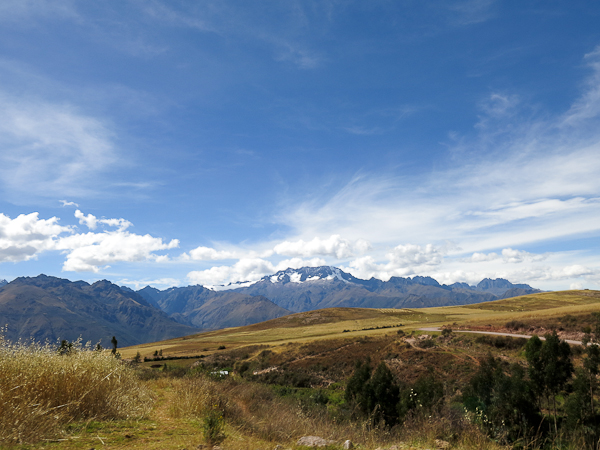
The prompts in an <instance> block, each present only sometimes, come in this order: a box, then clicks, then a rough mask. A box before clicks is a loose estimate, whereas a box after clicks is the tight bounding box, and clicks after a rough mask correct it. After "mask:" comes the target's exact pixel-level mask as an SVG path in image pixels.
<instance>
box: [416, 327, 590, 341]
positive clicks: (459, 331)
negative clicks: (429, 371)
mask: <svg viewBox="0 0 600 450" xmlns="http://www.w3.org/2000/svg"><path fill="white" fill-rule="evenodd" d="M419 331H442V329H441V328H440V327H425V328H419ZM452 332H453V333H472V334H491V335H493V336H510V337H520V338H525V339H529V338H531V337H533V336H532V335H530V334H514V333H500V332H498V331H472V330H452ZM539 338H540V339H541V340H542V341H545V340H546V338H544V337H542V336H539ZM565 342H566V343H567V344H571V345H583V344H582V343H581V341H573V340H571V339H565Z"/></svg>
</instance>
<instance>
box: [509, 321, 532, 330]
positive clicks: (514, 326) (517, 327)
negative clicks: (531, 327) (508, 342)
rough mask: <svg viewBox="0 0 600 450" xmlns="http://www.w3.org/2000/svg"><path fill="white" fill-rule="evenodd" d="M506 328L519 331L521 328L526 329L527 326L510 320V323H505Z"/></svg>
mask: <svg viewBox="0 0 600 450" xmlns="http://www.w3.org/2000/svg"><path fill="white" fill-rule="evenodd" d="M505 327H506V328H508V329H509V330H515V331H516V330H520V329H522V328H527V325H526V324H525V323H524V322H521V321H519V320H511V321H510V322H507V323H506V325H505Z"/></svg>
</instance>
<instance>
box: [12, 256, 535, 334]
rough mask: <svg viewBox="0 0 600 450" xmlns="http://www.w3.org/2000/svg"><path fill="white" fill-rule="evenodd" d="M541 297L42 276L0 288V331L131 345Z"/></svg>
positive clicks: (317, 283) (405, 286) (305, 281)
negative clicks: (326, 312)
mask: <svg viewBox="0 0 600 450" xmlns="http://www.w3.org/2000/svg"><path fill="white" fill-rule="evenodd" d="M536 292H541V291H540V290H538V289H534V288H532V287H531V286H529V285H526V284H512V283H510V282H509V281H507V280H504V279H501V278H499V279H495V280H491V279H487V278H486V279H484V280H482V281H481V282H480V283H479V284H477V285H476V286H470V285H468V284H466V283H454V284H451V285H443V284H439V283H438V282H437V281H436V280H434V279H433V278H431V277H419V276H416V277H413V278H402V277H392V278H390V279H389V280H388V281H381V280H378V279H375V278H371V279H370V280H363V279H360V278H356V277H354V276H352V275H350V274H348V273H346V272H344V271H342V270H340V269H338V268H336V267H330V266H322V267H303V268H300V269H286V270H283V271H280V272H277V273H275V274H273V275H269V276H265V277H263V278H262V279H260V280H259V281H256V282H246V283H236V284H231V285H228V286H220V287H217V288H214V289H209V288H206V287H203V286H199V285H197V286H187V287H172V288H169V289H165V290H158V289H156V288H153V287H150V286H146V287H145V288H143V289H140V290H138V291H134V290H132V289H130V288H127V287H119V286H117V285H115V284H113V283H111V282H109V281H106V280H102V281H98V282H96V283H94V284H88V283H86V282H84V281H75V282H73V281H69V280H65V279H61V278H56V277H49V276H46V275H39V276H37V277H21V278H16V279H15V280H13V281H11V282H10V283H6V282H5V280H2V281H0V324H2V325H4V324H7V325H8V329H7V331H6V332H5V335H6V337H7V338H8V339H9V340H16V339H19V338H21V339H28V338H30V337H33V338H35V339H36V340H42V341H43V340H46V339H49V340H51V341H52V340H56V339H67V340H75V339H77V338H78V337H79V336H81V337H82V338H83V340H85V341H88V340H90V341H92V342H97V341H99V340H102V342H104V343H105V345H106V344H108V342H110V339H111V337H112V336H117V338H118V340H119V344H120V345H134V344H140V343H145V342H152V341H159V340H164V339H169V338H173V337H179V336H184V335H188V334H193V333H196V332H198V331H200V330H214V329H219V328H226V327H234V326H242V325H250V324H253V323H258V322H262V321H265V320H269V319H274V318H277V317H281V316H284V315H287V314H291V313H293V312H303V311H310V310H315V309H323V308H332V307H361V308H421V307H429V306H449V305H465V304H470V303H480V302H484V301H490V300H497V299H502V298H508V297H515V296H519V295H526V294H532V293H536Z"/></svg>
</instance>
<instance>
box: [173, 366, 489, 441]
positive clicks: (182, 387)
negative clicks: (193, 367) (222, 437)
mask: <svg viewBox="0 0 600 450" xmlns="http://www.w3.org/2000/svg"><path fill="white" fill-rule="evenodd" d="M171 387H172V388H173V398H172V404H171V415H172V416H173V417H176V418H183V417H188V418H197V419H203V418H205V417H207V416H208V415H210V414H211V413H212V412H215V411H216V412H218V413H220V414H222V417H223V419H224V420H225V422H226V424H227V425H228V426H229V427H230V428H229V430H230V432H235V433H236V434H241V435H243V436H252V437H253V438H256V439H259V440H261V441H266V442H271V443H273V444H284V445H293V444H294V443H295V442H296V441H297V440H298V438H299V437H301V436H306V435H317V436H321V437H324V438H326V439H331V440H334V441H337V442H340V443H341V442H344V441H345V440H346V439H350V440H351V441H352V442H354V443H355V444H359V445H361V446H362V447H363V448H377V447H381V446H390V445H392V444H394V445H396V444H398V443H399V442H402V441H403V442H411V443H415V444H416V445H418V446H419V448H420V446H421V445H423V446H424V447H423V448H428V447H431V443H433V442H434V441H435V439H445V440H449V441H452V442H453V443H454V444H455V445H456V447H455V448H463V449H464V448H468V449H478V450H483V449H485V450H498V449H499V448H500V446H498V445H496V444H495V443H493V442H491V441H490V440H489V439H487V437H486V436H485V435H484V434H483V433H481V431H480V430H479V429H477V427H475V426H474V425H472V424H471V423H470V422H469V421H468V420H466V418H465V417H464V413H459V412H457V411H454V410H450V409H448V410H445V411H444V414H439V415H435V416H411V417H410V418H409V419H408V420H407V422H406V423H405V425H404V426H397V427H394V428H393V429H389V428H385V427H384V426H381V427H378V426H373V424H372V423H371V421H370V420H363V421H355V420H349V419H348V418H344V417H340V416H339V415H336V414H332V411H328V409H327V408H326V407H318V406H316V405H303V404H302V403H301V402H299V401H298V400H297V399H293V398H282V397H279V396H277V395H276V394H275V392H274V390H273V389H271V388H269V387H267V386H263V385H259V384H257V383H250V382H244V381H239V382H238V381H233V380H223V381H215V380H212V379H210V378H209V377H205V376H197V377H190V378H181V379H173V380H172V384H171ZM231 444H232V443H229V445H231Z"/></svg>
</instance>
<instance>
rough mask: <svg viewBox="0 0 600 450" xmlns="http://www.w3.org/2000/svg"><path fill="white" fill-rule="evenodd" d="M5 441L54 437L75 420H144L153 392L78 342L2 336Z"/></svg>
mask: <svg viewBox="0 0 600 450" xmlns="http://www.w3.org/2000/svg"><path fill="white" fill-rule="evenodd" d="M0 405H1V406H0V443H5V444H17V443H19V444H20V443H27V442H35V441H39V440H41V439H45V438H53V437H56V436H57V435H58V434H60V433H61V430H62V429H64V426H65V425H66V424H67V423H69V422H71V421H74V420H86V419H88V420H89V419H97V420H107V419H127V418H141V417H143V416H144V415H145V414H147V412H148V411H149V410H150V408H151V405H152V399H151V395H150V392H149V391H148V390H147V389H146V388H145V387H144V386H143V384H142V383H141V382H140V381H139V380H138V379H137V377H136V375H135V373H134V372H133V371H132V370H131V369H130V368H129V367H127V366H126V365H124V364H123V363H122V362H120V361H118V360H116V359H115V358H114V357H113V356H112V355H111V354H110V353H106V352H97V351H93V350H92V349H90V348H89V347H85V346H81V345H80V344H79V343H76V344H75V346H74V347H73V349H72V350H71V351H70V352H69V353H68V354H65V355H61V354H59V353H58V352H57V351H56V346H53V345H50V344H44V345H41V344H38V343H29V344H24V343H16V344H11V343H9V342H7V341H5V340H4V339H3V337H2V334H1V333H0Z"/></svg>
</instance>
